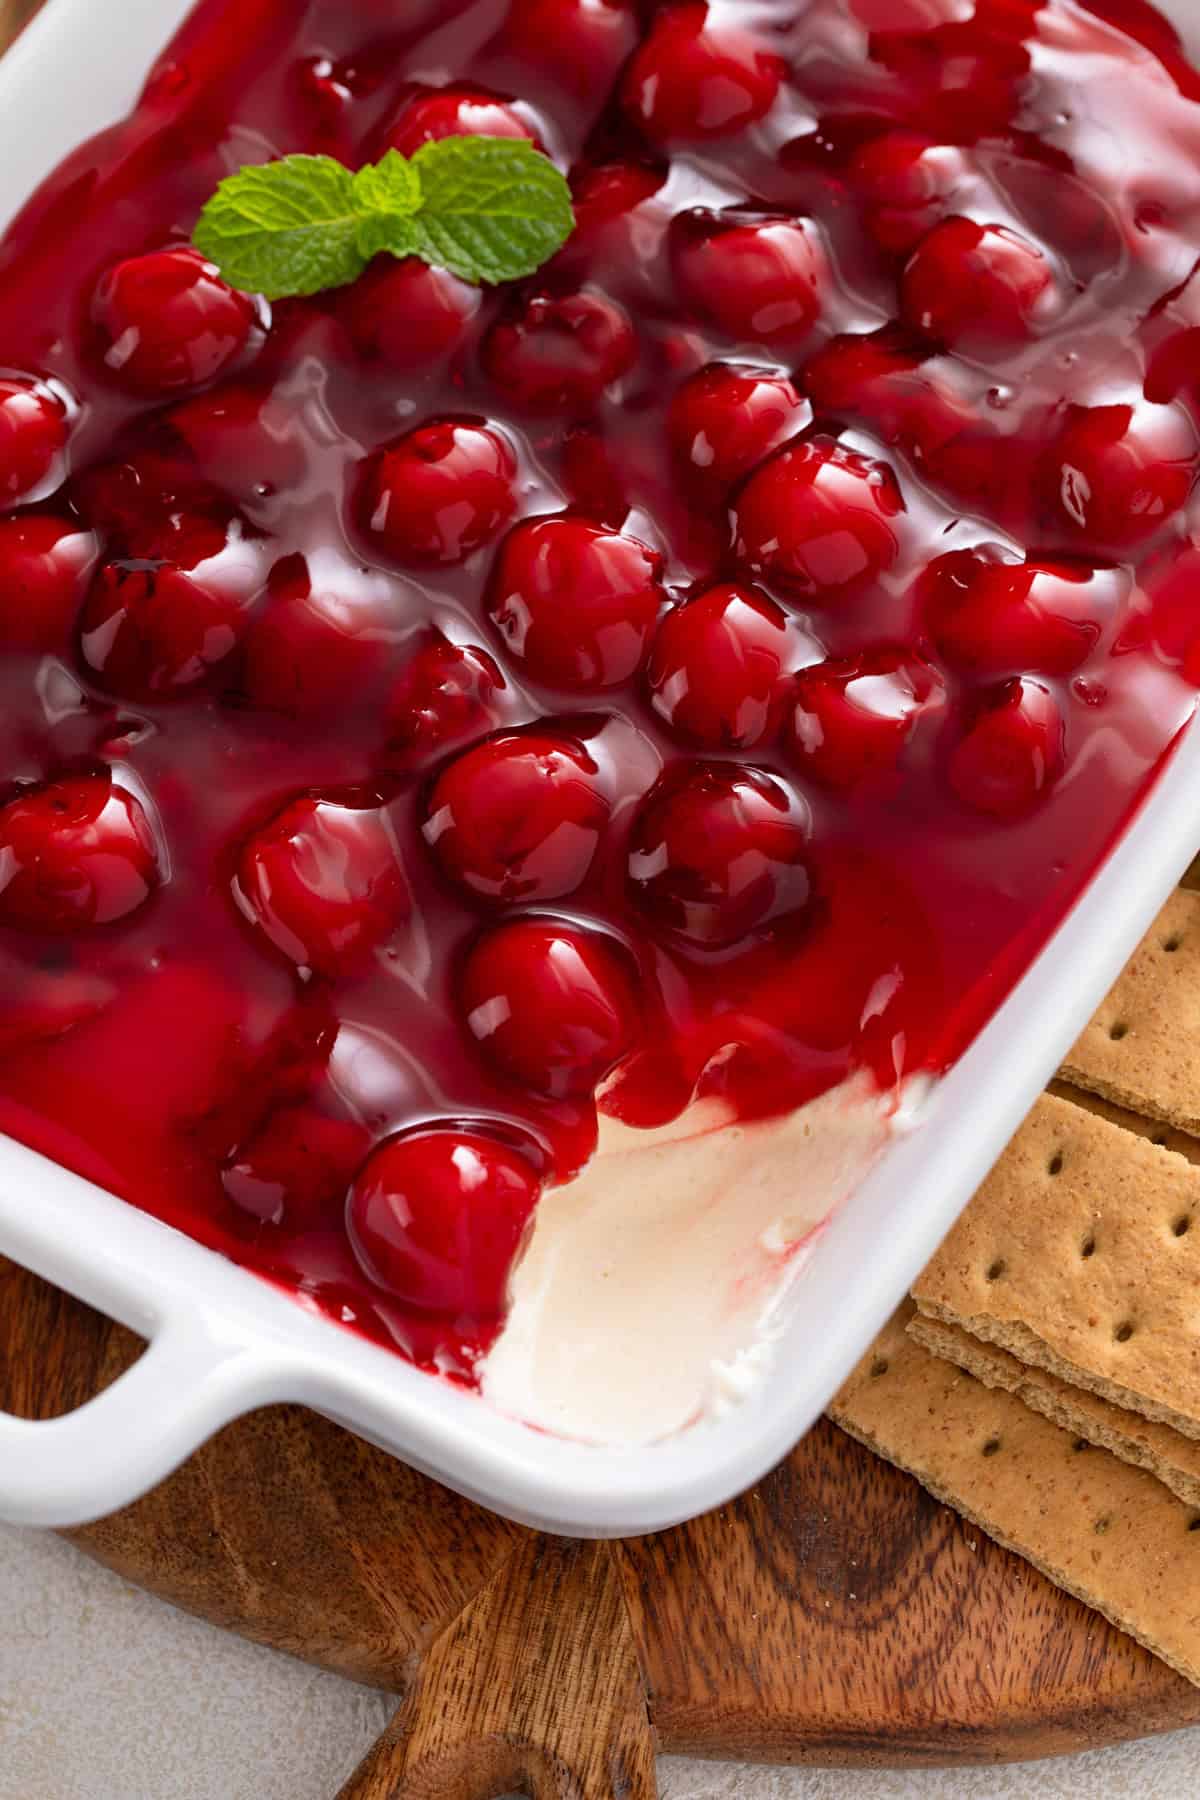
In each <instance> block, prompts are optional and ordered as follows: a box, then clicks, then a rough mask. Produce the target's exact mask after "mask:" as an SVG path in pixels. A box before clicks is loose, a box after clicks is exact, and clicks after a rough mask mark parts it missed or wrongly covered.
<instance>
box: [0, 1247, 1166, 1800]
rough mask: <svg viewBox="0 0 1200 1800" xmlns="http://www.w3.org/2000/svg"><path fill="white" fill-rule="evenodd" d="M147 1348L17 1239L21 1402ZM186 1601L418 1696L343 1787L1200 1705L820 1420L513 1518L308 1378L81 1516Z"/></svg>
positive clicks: (7, 1347) (636, 1796)
mask: <svg viewBox="0 0 1200 1800" xmlns="http://www.w3.org/2000/svg"><path fill="white" fill-rule="evenodd" d="M137 1353H138V1344H137V1342H136V1340H135V1339H133V1338H132V1337H131V1336H130V1335H129V1334H128V1333H127V1332H125V1331H124V1330H122V1329H121V1328H120V1327H119V1326H115V1325H112V1324H110V1323H109V1322H107V1321H106V1320H103V1319H101V1318H99V1317H98V1316H97V1315H96V1314H95V1313H93V1312H91V1311H89V1309H87V1308H86V1307H84V1306H81V1305H80V1304H78V1303H77V1302H76V1301H73V1300H69V1299H66V1298H65V1297H64V1296H63V1295H61V1294H59V1293H58V1292H56V1291H55V1290H54V1289H52V1288H50V1287H47V1286H46V1284H45V1283H43V1282H41V1281H39V1280H37V1278H36V1277H34V1276H31V1275H29V1274H27V1273H26V1272H25V1271H23V1270H21V1269H18V1268H16V1267H14V1266H13V1265H11V1264H5V1263H2V1262H0V1407H4V1408H6V1409H8V1410H12V1411H18V1412H21V1413H24V1414H25V1415H27V1416H33V1417H50V1416H52V1415H53V1414H55V1413H58V1412H62V1411H64V1410H66V1409H67V1408H69V1407H72V1406H76V1405H79V1404H80V1403H81V1402H82V1401H83V1400H84V1399H86V1398H87V1397H88V1396H89V1394H91V1393H93V1392H94V1391H95V1390H96V1388H97V1387H98V1386H100V1385H101V1384H103V1383H104V1382H106V1381H109V1380H112V1379H113V1378H114V1377H115V1376H116V1374H118V1373H119V1372H120V1370H121V1369H123V1368H124V1367H126V1366H127V1365H128V1363H129V1362H130V1361H131V1360H132V1359H133V1357H135V1356H136V1355H137ZM72 1536H73V1538H74V1541H75V1542H76V1543H77V1544H79V1545H80V1546H81V1547H82V1548H83V1549H85V1550H86V1551H88V1552H89V1553H90V1554H91V1555H93V1556H95V1557H97V1558H99V1559H100V1560H101V1561H103V1562H105V1563H107V1564H108V1565H109V1566H110V1567H112V1568H114V1569H116V1570H118V1571H119V1572H120V1573H121V1574H123V1575H124V1576H126V1577H127V1578H128V1579H130V1580H132V1581H135V1582H138V1583H139V1584H141V1585H142V1586H144V1587H147V1588H150V1589H151V1590H153V1591H154V1592H155V1593H158V1594H161V1595H163V1596H164V1597H165V1598H166V1599H169V1600H171V1601H173V1602H174V1603H175V1604H176V1605H178V1606H181V1607H184V1608H186V1609H187V1610H188V1611H189V1612H194V1613H197V1614H200V1615H201V1616H202V1617H204V1618H207V1619H211V1620H214V1621H215V1622H216V1623H218V1624H220V1625H224V1626H228V1627H230V1628H231V1629H234V1630H237V1631H239V1632H241V1633H243V1634H244V1635H245V1636H247V1637H250V1638H253V1639H255V1640H257V1641H258V1642H260V1643H264V1644H271V1645H274V1646H276V1647H277V1648H279V1649H282V1650H287V1651H291V1652H292V1653H293V1654H295V1655H298V1656H303V1657H305V1658H307V1659H308V1660H310V1661H312V1662H316V1663H320V1664H322V1665H323V1666H324V1667H326V1668H330V1669H334V1670H337V1671H339V1672H341V1673H343V1674H345V1675H348V1676H351V1677H353V1678H355V1679H357V1680H360V1681H366V1682H369V1683H372V1684H373V1685H375V1686H378V1687H382V1688H385V1689H388V1690H391V1691H393V1692H395V1693H397V1694H399V1695H401V1696H402V1697H403V1699H402V1705H401V1710H400V1712H399V1713H398V1715H397V1720H396V1724H395V1726H394V1727H393V1729H392V1731H391V1732H390V1733H389V1734H388V1736H387V1737H386V1738H385V1739H384V1740H383V1742H382V1744H381V1745H380V1746H379V1747H378V1748H377V1750H376V1751H375V1752H374V1753H373V1755H372V1756H371V1757H370V1758H368V1760H367V1762H366V1763H365V1764H364V1766H363V1768H362V1769H361V1770H360V1771H359V1772H358V1774H357V1775H356V1776H355V1777H354V1778H353V1780H352V1781H351V1782H350V1784H349V1785H348V1786H347V1788H346V1789H345V1790H344V1792H343V1796H342V1800H434V1797H435V1796H436V1800H490V1797H491V1796H493V1795H495V1794H496V1793H499V1792H503V1791H505V1789H506V1784H511V1783H513V1782H516V1783H517V1785H518V1787H521V1786H524V1787H525V1788H527V1789H528V1791H529V1792H531V1793H533V1794H535V1795H536V1796H537V1797H538V1800H603V1797H606V1796H610V1795H611V1796H613V1797H616V1796H622V1797H626V1800H651V1796H653V1794H654V1791H655V1790H654V1778H653V1772H652V1751H653V1750H654V1749H658V1750H671V1751H686V1752H689V1753H692V1754H697V1755H702V1756H712V1757H731V1758H747V1759H750V1760H762V1761H780V1762H814V1763H849V1764H860V1765H863V1764H881V1763H887V1764H906V1763H907V1764H922V1763H939V1762H978V1761H993V1760H1002V1759H1008V1758H1023V1757H1034V1756H1044V1755H1049V1754H1053V1753H1055V1752H1060V1751H1069V1750H1078V1749H1082V1748H1085V1747H1089V1746H1093V1745H1099V1744H1104V1743H1111V1742H1114V1741H1116V1740H1118V1739H1121V1738H1125V1737H1130V1736H1136V1735H1139V1734H1141V1733H1146V1732H1151V1731H1157V1730H1165V1729H1167V1728H1169V1727H1172V1726H1176V1725H1182V1724H1190V1723H1193V1722H1196V1721H1197V1720H1200V1692H1197V1690H1195V1689H1193V1688H1191V1687H1189V1686H1188V1685H1187V1684H1186V1683H1185V1682H1183V1681H1181V1680H1180V1679H1179V1678H1178V1677H1177V1676H1175V1675H1173V1674H1172V1673H1171V1672H1170V1671H1169V1670H1168V1669H1166V1668H1165V1667H1164V1666H1163V1665H1162V1664H1160V1663H1158V1662H1156V1661H1155V1660H1154V1658H1152V1657H1151V1656H1149V1655H1148V1654H1147V1653H1146V1652H1145V1651H1143V1650H1140V1649H1139V1648H1138V1647H1137V1646H1136V1645H1135V1644H1133V1643H1131V1642H1130V1640H1129V1639H1127V1638H1125V1637H1122V1636H1121V1635H1120V1634H1119V1633H1118V1632H1116V1631H1114V1630H1113V1629H1112V1628H1111V1627H1110V1626H1108V1625H1106V1624H1105V1623H1104V1622H1103V1621H1102V1620H1100V1619H1099V1618H1097V1617H1096V1615H1094V1614H1092V1613H1090V1612H1088V1611H1087V1610H1086V1609H1085V1608H1084V1607H1082V1606H1080V1605H1078V1604H1077V1603H1076V1602H1075V1601H1073V1600H1070V1599H1068V1598H1067V1597H1066V1596H1065V1595H1063V1594H1060V1593H1059V1592H1058V1591H1057V1590H1056V1589H1055V1588H1053V1587H1052V1586H1051V1585H1050V1584H1049V1583H1048V1582H1047V1581H1045V1580H1043V1579H1042V1578H1041V1577H1040V1576H1038V1575H1036V1574H1035V1573H1034V1572H1033V1571H1032V1570H1030V1569H1029V1568H1028V1567H1027V1566H1026V1565H1025V1564H1023V1563H1021V1562H1020V1561H1019V1560H1018V1559H1016V1558H1015V1557H1012V1556H1009V1555H1007V1554H1006V1553H1005V1552H1003V1551H1001V1550H999V1549H998V1548H997V1547H996V1546H995V1545H994V1544H992V1543H991V1542H990V1541H989V1540H988V1539H986V1538H984V1537H982V1536H981V1535H980V1534H979V1533H978V1532H977V1531H975V1530H974V1529H973V1528H972V1527H970V1526H968V1525H965V1524H964V1523H963V1522H962V1521H961V1520H960V1519H959V1518H957V1516H956V1515H955V1514H953V1513H951V1512H949V1511H947V1510H946V1509H945V1508H944V1507H941V1506H938V1505H937V1504H936V1503H935V1502H933V1501H932V1500H930V1499H929V1498H928V1496H927V1495H925V1494H924V1493H923V1492H922V1490H921V1489H920V1488H919V1487H918V1486H917V1485H916V1483H915V1482H913V1481H911V1480H909V1479H908V1477H907V1476H904V1475H901V1474H899V1473H898V1472H897V1471H896V1470H894V1469H891V1468H889V1467H887V1466H885V1465H884V1464H883V1463H880V1462H878V1461H876V1460H875V1459H874V1458H873V1457H872V1456H870V1455H869V1454H868V1453H867V1452H866V1451H864V1450H862V1449H860V1448H859V1447H858V1446H857V1445H855V1444H853V1443H851V1442H850V1440H849V1439H848V1438H846V1437H844V1436H843V1435H842V1434H841V1433H840V1432H838V1431H836V1430H835V1429H834V1428H833V1427H832V1426H830V1425H827V1424H822V1425H820V1426H818V1427H817V1429H816V1430H815V1431H814V1432H812V1433H811V1434H810V1436H809V1437H808V1438H807V1439H806V1440H805V1441H804V1443H803V1444H801V1445H800V1446H799V1447H798V1448H797V1449H796V1450H795V1451H794V1452H793V1453H792V1455H791V1456H789V1457H788V1458H787V1460H786V1461H785V1462H784V1463H782V1464H781V1465H780V1467H779V1468H778V1469H776V1470H775V1472H774V1473H773V1474H772V1475H770V1476H769V1477H768V1478H767V1479H766V1480H765V1481H763V1482H762V1483H760V1485H759V1486H758V1487H757V1488H756V1489H754V1491H753V1492H752V1493H750V1494H748V1495H746V1496H744V1497H743V1498H742V1499H740V1500H738V1501H736V1502H734V1503H733V1504H731V1505H729V1506H727V1507H723V1508H722V1509H721V1510H720V1511H719V1512H716V1513H713V1514H710V1515H709V1516H708V1517H707V1518H704V1519H700V1520H697V1521H696V1522H694V1523H692V1524H690V1525H685V1526H681V1527H679V1528H678V1529H676V1530H674V1531H668V1532H662V1533H659V1534H657V1535H655V1536H653V1537H649V1538H643V1539H638V1540H631V1541H626V1542H624V1543H621V1544H618V1545H581V1544H571V1543H564V1542H562V1541H560V1540H556V1539H548V1538H545V1537H542V1536H539V1535H537V1534H534V1533H531V1532H527V1531H524V1530H521V1529H520V1528H519V1527H516V1526H513V1525H508V1524H506V1523H504V1522H503V1521H502V1520H499V1519H496V1518H493V1517H492V1516H491V1515H490V1514H488V1513H485V1512H483V1511H482V1510H481V1509H480V1508H478V1507H476V1506H473V1505H471V1504H470V1503H469V1502H467V1501H465V1500H460V1499H458V1498H457V1497H456V1496H454V1495H453V1494H450V1493H449V1492H448V1491H447V1490H446V1489H444V1488H442V1487H439V1486H438V1485H436V1484H435V1483H433V1482H430V1481H427V1480H426V1479H425V1478H424V1477H422V1476H419V1475H416V1474H414V1473H413V1472H412V1471H411V1470H409V1469H406V1468H404V1467H403V1466H402V1465H401V1464H399V1463H396V1462H394V1461H393V1460H392V1459H391V1458H389V1457H388V1456H386V1455H384V1454H383V1452H381V1451H378V1450H374V1449H372V1448H370V1446H368V1445H366V1444H363V1443H361V1442H360V1441H359V1440H358V1439H356V1438H354V1437H353V1436H351V1435H350V1434H349V1433H348V1432H345V1431H343V1430H341V1429H340V1428H339V1427H338V1426H335V1425H331V1424H329V1423H328V1422H327V1421H325V1420H323V1419H320V1418H317V1417H316V1416H314V1415H312V1414H310V1413H306V1412H304V1411H302V1410H300V1409H298V1408H294V1407H278V1408H272V1409H270V1410H268V1411H264V1412H260V1413H256V1414H254V1415H252V1416H251V1417H250V1418H248V1419H244V1420H242V1421H240V1422H239V1423H237V1424H235V1425H232V1426H230V1427H229V1428H228V1429H227V1430H225V1431H223V1432H222V1433H221V1434H220V1436H219V1437H217V1438H216V1439H214V1440H213V1442H212V1443H211V1444H209V1445H207V1446H206V1447H205V1448H204V1449H203V1450H202V1451H200V1452H199V1453H198V1454H197V1455H196V1456H195V1457H193V1458H192V1460H191V1461H190V1462H189V1463H188V1464H187V1465H186V1466H185V1467H184V1468H183V1469H181V1470H180V1471H179V1473H178V1474H177V1475H175V1476H174V1477H173V1478H172V1479H171V1480H170V1481H168V1482H166V1483H164V1484H163V1486H162V1487H161V1488H159V1489H158V1490H157V1491H156V1492H155V1493H153V1494H151V1495H149V1496H147V1498H146V1499H145V1500H143V1501H141V1502H139V1504H138V1505H136V1506H134V1507H131V1508H129V1509H128V1510H127V1511H125V1512H123V1513H119V1514H117V1515H116V1516H115V1517H114V1518H111V1519H107V1520H103V1521H101V1522H100V1523H99V1524H96V1525H93V1526H89V1527H88V1528H87V1529H86V1530H83V1531H79V1532H75V1533H73V1534H72Z"/></svg>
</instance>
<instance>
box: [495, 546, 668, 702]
mask: <svg viewBox="0 0 1200 1800" xmlns="http://www.w3.org/2000/svg"><path fill="white" fill-rule="evenodd" d="M661 575H662V558H661V556H659V555H658V553H657V551H654V550H650V549H648V548H647V546H646V545H645V544H641V543H639V542H638V540H637V539H636V538H631V537H623V536H622V535H621V534H620V533H619V532H616V531H606V530H605V529H604V527H603V526H602V525H593V524H591V523H590V522H589V521H588V520H586V519H576V518H569V517H557V516H556V517H552V518H541V519H526V520H525V521H524V523H523V524H520V525H518V526H517V527H516V528H515V530H513V531H511V532H510V533H509V535H508V537H507V538H505V540H504V543H503V544H502V545H501V547H500V554H499V555H498V556H497V558H496V563H495V567H494V568H493V570H492V577H491V582H490V584H489V587H488V593H487V601H486V605H487V612H488V617H489V618H490V619H491V621H492V624H493V625H494V626H495V628H496V630H497V632H498V633H499V635H500V637H501V638H502V639H503V640H504V643H505V645H506V646H507V649H508V653H509V655H510V657H511V658H512V659H513V660H514V661H515V662H516V663H517V664H518V665H519V666H520V667H521V668H522V669H524V671H525V673H526V674H527V675H529V676H530V677H531V678H532V679H533V680H534V681H540V682H543V683H544V684H545V685H546V686H547V687H561V688H567V689H569V690H570V691H572V692H581V691H587V690H588V689H594V688H606V687H614V686H616V684H617V683H618V682H622V681H628V680H629V678H630V676H631V675H634V674H636V673H637V671H638V669H640V668H641V666H642V663H643V661H644V659H645V656H646V651H647V647H648V645H649V642H650V634H651V632H652V631H653V630H654V625H655V621H656V619H657V617H658V614H659V612H660V610H661V608H662V606H663V605H664V604H665V600H666V596H665V594H664V592H663V587H662V581H661Z"/></svg>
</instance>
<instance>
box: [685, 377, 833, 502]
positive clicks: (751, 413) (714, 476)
mask: <svg viewBox="0 0 1200 1800" xmlns="http://www.w3.org/2000/svg"><path fill="white" fill-rule="evenodd" d="M811 418H812V412H811V409H810V408H809V407H807V406H806V405H805V403H804V401H803V400H802V399H801V398H800V395H799V394H798V393H797V392H796V390H795V388H794V387H793V386H792V383H791V382H790V381H789V380H788V378H787V376H786V375H779V374H776V373H774V372H773V371H771V370H769V369H751V368H747V367H745V366H742V365H739V364H736V363H720V362H716V363H709V364H708V366H707V367H706V368H703V369H698V370H697V372H696V373H695V374H694V375H691V376H689V377H688V379H687V380H686V381H685V382H684V383H683V386H682V387H681V388H679V390H678V391H677V392H676V394H675V396H674V398H673V400H672V401H671V408H670V412H669V413H668V415H667V430H668V432H669V433H670V438H671V449H672V451H673V453H674V457H675V465H676V467H677V468H678V470H679V472H680V474H681V476H682V477H683V479H684V480H685V481H686V482H687V484H688V486H689V488H691V490H692V491H693V493H695V494H696V495H697V497H698V498H700V499H709V500H716V499H719V498H721V497H722V496H723V495H725V494H726V493H728V491H729V489H730V488H731V487H732V486H733V485H734V483H735V482H737V481H740V480H741V479H742V477H743V476H744V475H746V474H748V473H749V471H750V470H751V469H752V468H754V467H755V465H756V464H757V463H760V462H761V461H762V460H763V458H764V456H766V455H768V454H769V452H770V451H772V450H775V449H777V448H778V446H779V445H780V444H782V443H784V442H785V440H786V439H787V438H789V437H793V436H795V434H796V432H797V431H799V430H800V429H801V428H802V427H803V426H805V425H807V424H808V423H809V422H810V420H811Z"/></svg>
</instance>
